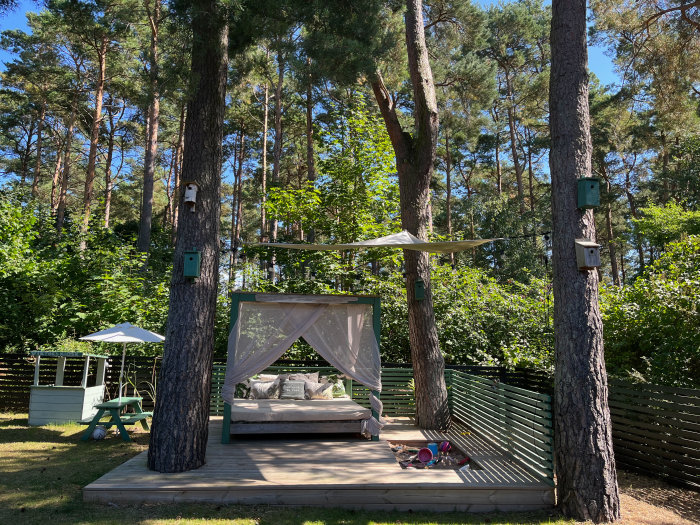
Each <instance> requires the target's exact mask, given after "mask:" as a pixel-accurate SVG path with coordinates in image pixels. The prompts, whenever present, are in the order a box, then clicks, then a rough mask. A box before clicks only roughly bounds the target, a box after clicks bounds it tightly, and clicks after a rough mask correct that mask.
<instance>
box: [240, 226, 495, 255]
mask: <svg viewBox="0 0 700 525" xmlns="http://www.w3.org/2000/svg"><path fill="white" fill-rule="evenodd" d="M502 240H503V238H501V237H499V238H495V239H474V240H468V241H441V242H427V241H423V240H421V239H419V238H418V237H416V236H415V235H412V234H410V233H409V232H407V231H406V230H404V231H402V232H401V233H392V234H391V235H386V236H384V237H379V238H377V239H370V240H367V241H359V242H351V243H348V244H292V243H283V242H261V243H254V244H250V246H266V247H270V248H288V249H291V250H314V251H328V250H368V249H371V248H399V249H402V250H416V251H421V252H429V253H454V252H461V251H464V250H468V249H470V248H474V247H476V246H480V245H482V244H486V243H489V242H493V241H502Z"/></svg>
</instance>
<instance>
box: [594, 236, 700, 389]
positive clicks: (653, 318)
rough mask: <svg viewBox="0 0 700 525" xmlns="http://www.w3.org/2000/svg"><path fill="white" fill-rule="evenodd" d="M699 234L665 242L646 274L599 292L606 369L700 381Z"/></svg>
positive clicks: (690, 383)
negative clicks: (627, 282) (621, 286)
mask: <svg viewBox="0 0 700 525" xmlns="http://www.w3.org/2000/svg"><path fill="white" fill-rule="evenodd" d="M699 309H700V236H691V237H689V238H688V239H687V240H684V241H680V242H677V243H672V244H669V245H668V246H666V252H665V253H664V254H663V255H662V256H661V257H660V258H659V259H658V260H656V261H655V262H654V264H653V265H652V266H650V267H649V268H647V270H646V272H645V273H644V275H643V276H642V277H640V278H639V279H637V280H636V281H635V282H634V283H633V284H631V285H628V286H626V287H624V288H621V289H619V288H615V287H608V288H606V289H604V290H603V293H602V294H601V311H602V315H603V326H604V329H605V349H606V350H605V351H606V362H607V366H608V372H609V373H611V374H613V375H619V376H626V377H634V378H637V379H641V380H643V381H648V382H651V383H660V384H665V385H675V386H687V387H694V388H697V387H698V386H700V311H699Z"/></svg>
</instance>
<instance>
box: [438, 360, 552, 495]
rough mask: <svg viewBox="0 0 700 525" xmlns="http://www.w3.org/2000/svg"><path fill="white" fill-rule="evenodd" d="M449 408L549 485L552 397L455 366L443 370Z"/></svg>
mask: <svg viewBox="0 0 700 525" xmlns="http://www.w3.org/2000/svg"><path fill="white" fill-rule="evenodd" d="M445 379H446V381H447V384H448V387H449V392H450V411H451V413H452V416H453V417H454V418H455V419H458V420H460V421H462V422H463V423H465V424H466V425H467V426H468V427H470V428H471V429H473V430H474V431H476V432H477V433H478V434H480V435H481V436H483V437H485V438H487V439H488V440H489V441H491V443H493V444H494V445H496V446H497V447H498V448H500V449H501V450H503V451H504V452H506V453H507V454H508V455H510V456H511V457H512V458H513V459H514V460H516V461H517V462H518V463H519V464H520V465H521V466H522V467H524V468H525V469H527V470H528V471H529V472H530V473H532V474H533V475H535V476H538V477H540V478H541V479H542V480H544V481H547V482H549V483H551V484H553V479H554V466H553V444H554V435H553V432H552V408H551V398H550V396H548V395H547V394H539V393H537V392H532V391H530V390H525V389H523V388H518V387H513V386H509V385H505V384H503V383H500V382H498V381H493V380H491V379H486V378H483V377H477V376H473V375H470V374H466V373H464V372H460V371H457V370H447V371H446V374H445Z"/></svg>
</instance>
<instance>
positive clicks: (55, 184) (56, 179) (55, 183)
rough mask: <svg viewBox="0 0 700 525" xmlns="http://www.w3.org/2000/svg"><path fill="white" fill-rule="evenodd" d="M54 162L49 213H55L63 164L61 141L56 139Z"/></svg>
mask: <svg viewBox="0 0 700 525" xmlns="http://www.w3.org/2000/svg"><path fill="white" fill-rule="evenodd" d="M56 142H57V143H58V144H57V148H56V164H55V165H54V169H53V178H52V180H51V215H56V211H57V210H58V195H57V193H60V190H59V184H60V183H61V167H62V166H63V141H62V140H57V141H56Z"/></svg>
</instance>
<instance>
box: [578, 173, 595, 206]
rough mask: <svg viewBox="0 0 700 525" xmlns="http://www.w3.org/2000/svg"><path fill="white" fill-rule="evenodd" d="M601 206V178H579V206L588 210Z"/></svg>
mask: <svg viewBox="0 0 700 525" xmlns="http://www.w3.org/2000/svg"><path fill="white" fill-rule="evenodd" d="M598 206H600V179H598V178H596V177H584V178H582V179H578V208H579V209H580V210H587V209H589V208H596V207H598Z"/></svg>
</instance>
